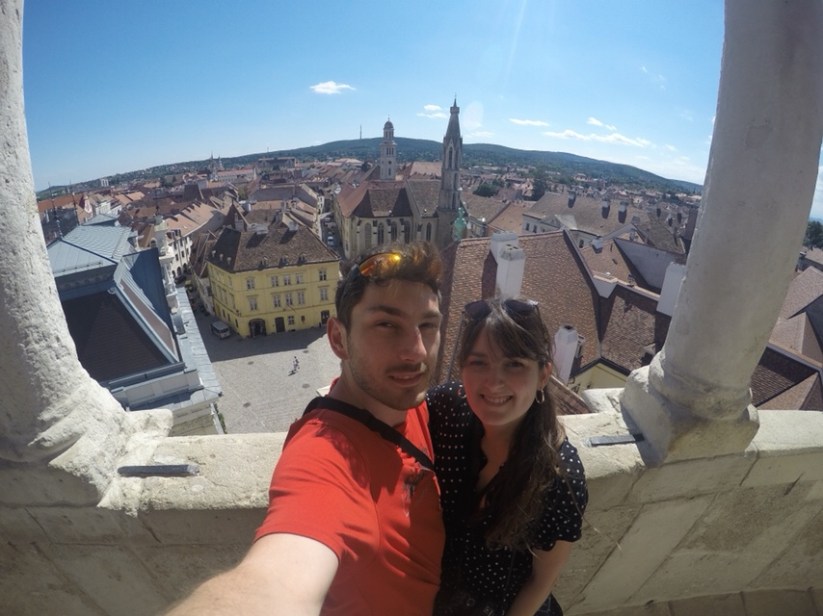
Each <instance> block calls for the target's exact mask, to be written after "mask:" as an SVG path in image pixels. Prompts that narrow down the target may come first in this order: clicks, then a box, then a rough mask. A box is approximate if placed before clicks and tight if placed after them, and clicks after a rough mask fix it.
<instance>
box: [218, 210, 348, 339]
mask: <svg viewBox="0 0 823 616" xmlns="http://www.w3.org/2000/svg"><path fill="white" fill-rule="evenodd" d="M206 267H207V269H208V279H209V285H210V288H211V300H212V304H213V311H214V314H215V315H216V316H217V317H218V318H219V319H222V320H223V321H225V322H226V323H227V324H228V325H229V326H230V327H231V328H232V329H233V330H234V331H236V332H237V333H238V334H240V335H241V336H264V335H267V334H278V333H283V332H287V331H295V330H298V329H308V328H311V327H322V326H323V325H325V323H326V321H327V320H328V319H329V317H331V316H334V315H335V311H334V292H335V289H336V287H337V280H338V278H339V271H340V268H339V262H338V258H337V256H336V255H335V254H334V253H333V252H332V251H331V250H330V249H329V248H328V247H326V246H325V245H324V244H323V242H321V241H320V240H319V239H318V238H317V236H316V235H314V234H313V233H312V232H311V231H310V230H309V229H307V228H305V227H303V226H302V225H300V224H298V223H295V222H291V223H289V224H283V223H278V224H275V225H272V226H271V227H266V228H260V227H256V228H255V229H254V230H252V231H237V230H235V229H232V228H228V227H227V228H225V229H223V231H222V232H221V234H220V237H219V238H218V239H217V241H216V242H215V243H214V245H213V246H212V247H211V250H210V252H209V254H208V255H206Z"/></svg>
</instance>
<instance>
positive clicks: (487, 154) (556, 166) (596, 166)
mask: <svg viewBox="0 0 823 616" xmlns="http://www.w3.org/2000/svg"><path fill="white" fill-rule="evenodd" d="M381 141H382V138H380V137H373V138H369V139H350V140H347V141H332V142H330V143H324V144H322V145H313V146H309V147H304V148H297V149H293V150H278V151H276V152H266V153H262V152H260V153H256V154H246V155H244V156H236V157H233V158H223V159H222V160H223V165H224V167H226V168H231V167H240V166H245V165H249V164H252V163H255V162H256V161H258V160H259V159H261V158H273V157H281V156H293V157H295V158H297V159H298V160H300V161H310V160H332V159H335V158H358V159H361V160H370V161H375V160H376V159H377V157H378V152H379V151H380V142H381ZM395 141H396V142H397V154H398V155H397V158H398V161H400V162H408V161H414V160H424V161H439V160H440V159H441V156H442V152H443V145H442V144H441V143H440V142H437V141H430V140H427V139H410V138H407V137H396V138H395ZM208 163H209V161H208V159H205V160H198V161H189V162H184V163H175V164H168V165H159V166H157V167H152V168H150V169H141V170H139V171H132V172H129V173H122V174H118V175H114V176H111V177H110V178H109V179H110V181H111V183H112V184H113V185H114V184H117V183H120V182H130V181H135V180H143V179H148V178H155V177H159V176H163V175H167V174H177V173H182V172H184V171H199V170H202V169H205V168H207V167H208ZM476 165H483V166H490V167H497V168H501V167H503V168H505V167H519V168H524V167H526V168H536V169H542V170H543V171H547V172H549V173H554V174H556V175H558V176H559V178H560V179H561V181H564V180H565V181H568V180H569V178H571V177H572V176H574V175H575V174H577V173H583V174H585V175H587V176H588V177H592V178H600V179H603V180H607V181H609V182H613V183H617V184H622V185H625V186H631V187H642V188H652V189H657V190H661V191H672V192H681V191H683V192H700V190H701V189H702V187H701V186H700V185H699V184H694V183H692V182H686V181H683V180H672V179H668V178H664V177H661V176H659V175H655V174H653V173H649V172H648V171H643V170H642V169H638V168H637V167H632V166H630V165H621V164H617V163H609V162H606V161H603V160H596V159H593V158H586V157H584V156H577V155H575V154H568V153H566V152H543V151H537V150H518V149H515V148H508V147H505V146H502V145H495V144H491V143H472V144H468V145H464V146H463V167H464V168H469V167H473V166H476ZM89 184H91V182H89ZM51 190H52V192H53V194H55V195H57V194H60V193H61V192H66V190H67V187H58V186H53V187H52V188H51ZM47 193H48V191H40V193H38V198H46V196H47Z"/></svg>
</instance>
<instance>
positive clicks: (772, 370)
mask: <svg viewBox="0 0 823 616" xmlns="http://www.w3.org/2000/svg"><path fill="white" fill-rule="evenodd" d="M811 376H818V377H819V369H818V368H816V367H813V365H812V364H811V363H809V362H803V361H800V360H799V359H795V358H794V357H791V356H790V355H789V354H788V353H782V352H780V351H779V350H777V349H774V348H772V347H771V346H768V347H766V349H765V350H764V351H763V355H762V357H761V358H760V361H759V362H758V365H757V367H756V368H755V370H754V374H753V375H752V381H751V388H752V404H754V405H755V406H757V407H760V406H763V408H777V407H776V406H775V404H776V403H775V402H770V401H772V400H773V399H774V398H777V397H778V396H792V398H789V397H784V398H783V400H782V402H785V403H787V404H788V403H789V400H790V399H791V400H793V401H792V402H791V404H792V405H793V406H791V407H789V408H794V409H803V410H823V405H821V406H819V407H817V408H814V409H804V407H803V406H801V404H797V400H799V399H800V398H803V399H804V400H806V399H808V401H809V402H814V401H815V400H817V399H819V396H815V395H810V394H812V393H813V392H811V391H810V388H809V387H808V383H807V386H806V387H804V388H802V389H801V390H798V391H797V392H790V390H791V389H792V388H794V387H795V386H796V385H798V384H799V383H800V384H802V383H804V382H807V381H808V379H809V377H811ZM782 402H781V404H780V405H781V406H782ZM784 408H785V407H784Z"/></svg>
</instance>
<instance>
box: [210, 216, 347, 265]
mask: <svg viewBox="0 0 823 616" xmlns="http://www.w3.org/2000/svg"><path fill="white" fill-rule="evenodd" d="M296 227H297V228H296V230H289V228H288V227H287V226H286V225H277V226H272V227H269V229H268V232H267V233H255V232H253V231H244V232H240V231H236V230H234V229H231V228H228V227H226V228H224V229H223V230H222V231H221V233H220V237H218V239H217V242H216V243H215V245H214V246H213V248H212V250H213V251H214V252H215V254H214V256H212V255H211V253H209V254H208V255H207V256H206V259H207V260H208V261H210V262H211V263H213V264H214V265H216V266H218V267H220V268H221V269H224V270H226V271H229V272H245V271H251V270H256V269H260V268H275V267H278V266H279V264H280V263H281V262H284V263H286V264H287V265H289V266H294V265H299V264H300V263H301V258H302V259H303V260H302V263H327V262H333V263H335V264H337V263H338V262H339V259H338V257H337V255H336V254H335V253H334V252H332V251H331V250H330V249H329V248H328V247H327V246H326V245H325V244H324V243H323V242H321V241H320V240H319V239H318V238H317V236H316V235H314V233H312V232H311V231H310V230H309V229H307V228H306V227H304V226H302V225H296ZM221 255H222V258H221Z"/></svg>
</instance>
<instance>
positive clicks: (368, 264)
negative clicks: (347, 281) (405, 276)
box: [352, 252, 404, 278]
mask: <svg viewBox="0 0 823 616" xmlns="http://www.w3.org/2000/svg"><path fill="white" fill-rule="evenodd" d="M403 257H404V255H403V253H401V252H378V253H377V254H375V255H372V256H370V257H367V258H365V259H363V262H362V263H360V264H359V265H357V266H355V267H353V268H352V274H354V273H355V272H357V273H358V274H360V275H361V276H363V277H364V278H370V277H371V276H373V275H374V274H376V273H380V272H385V271H387V270H390V269H391V268H393V267H395V266H396V265H398V264H399V263H400V262H401V261H402V260H403Z"/></svg>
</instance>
